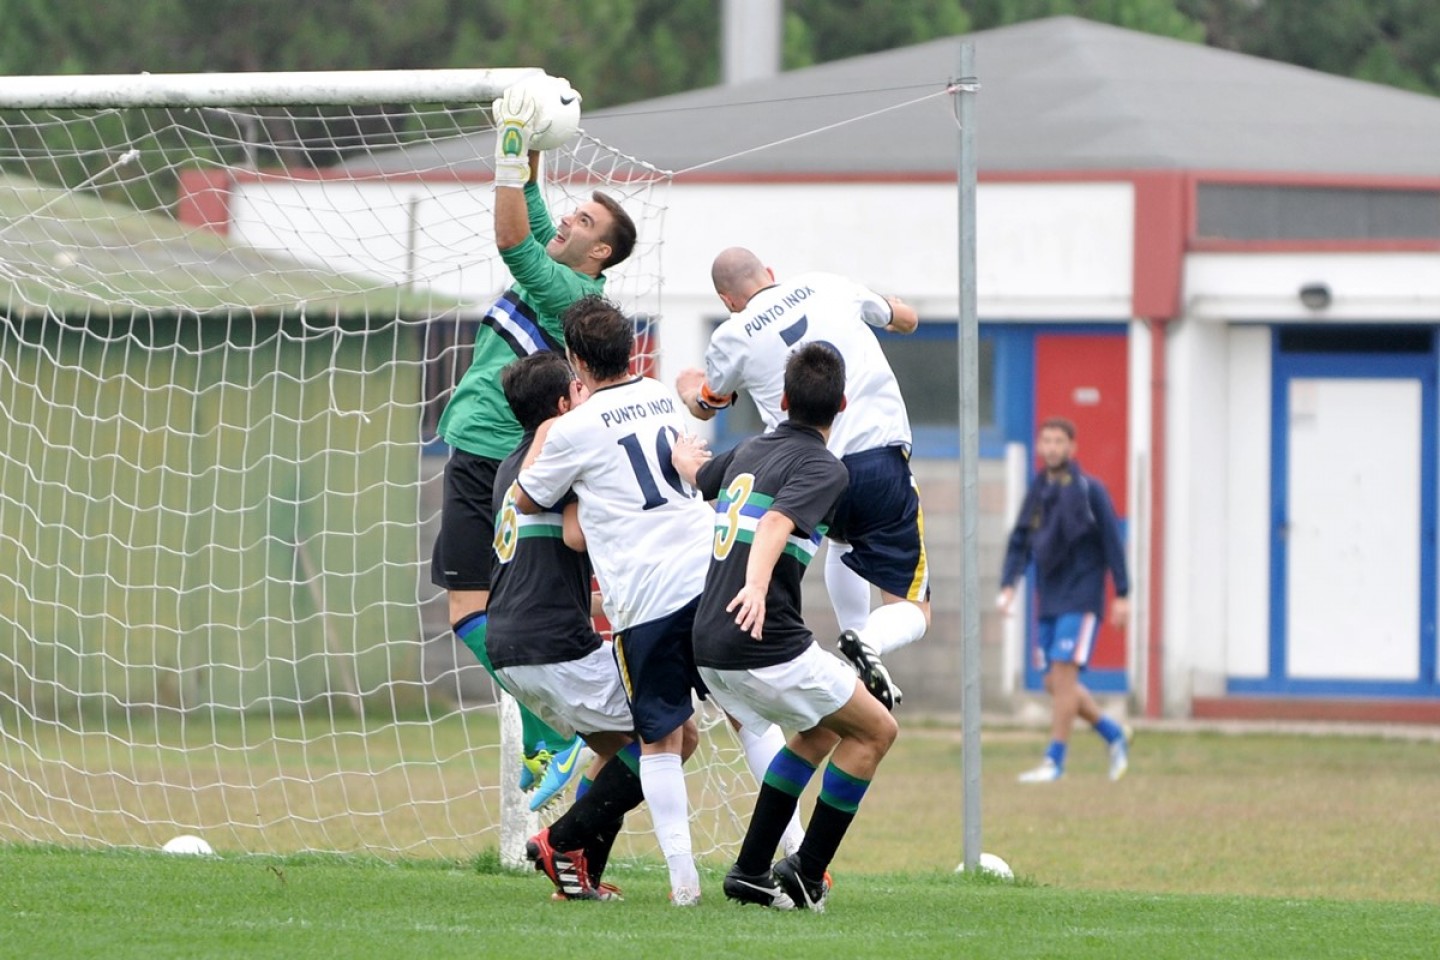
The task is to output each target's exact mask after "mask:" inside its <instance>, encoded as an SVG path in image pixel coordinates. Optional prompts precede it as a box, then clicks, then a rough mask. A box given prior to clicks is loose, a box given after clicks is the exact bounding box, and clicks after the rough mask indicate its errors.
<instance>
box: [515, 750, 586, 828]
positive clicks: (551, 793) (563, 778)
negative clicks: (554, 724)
mask: <svg viewBox="0 0 1440 960" xmlns="http://www.w3.org/2000/svg"><path fill="white" fill-rule="evenodd" d="M582 753H584V754H586V755H587V756H588V755H590V751H589V750H588V748H586V746H585V741H584V740H581V739H580V738H579V737H576V738H575V739H574V740H572V741H570V745H569V746H568V747H566V748H565V749H564V750H561V751H560V752H559V753H556V754H554V755H553V756H551V758H550V763H549V764H548V765H547V766H546V767H545V775H544V776H543V777H541V778H540V785H539V786H538V787H536V788H535V792H534V793H532V794H531V795H530V809H531V810H541V809H544V807H545V806H546V804H548V803H549V802H550V801H551V800H554V799H555V798H556V797H557V796H559V795H560V791H562V790H564V789H565V786H566V784H568V783H569V782H570V781H571V779H573V778H574V776H575V774H577V773H579V772H580V770H581V768H582V767H584V766H585V765H586V764H587V763H589V762H590V761H589V760H588V759H585V758H582V757H581V756H580V755H581V754H582Z"/></svg>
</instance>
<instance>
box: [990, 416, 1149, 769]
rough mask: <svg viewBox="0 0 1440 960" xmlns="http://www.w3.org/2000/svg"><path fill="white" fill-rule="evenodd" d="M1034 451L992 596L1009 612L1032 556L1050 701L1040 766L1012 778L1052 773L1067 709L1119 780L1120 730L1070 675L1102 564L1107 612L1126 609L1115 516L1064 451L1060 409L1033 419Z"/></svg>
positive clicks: (1062, 744)
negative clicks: (1108, 584) (1096, 741)
mask: <svg viewBox="0 0 1440 960" xmlns="http://www.w3.org/2000/svg"><path fill="white" fill-rule="evenodd" d="M1035 449H1036V452H1037V453H1039V455H1040V459H1041V460H1042V461H1044V463H1045V468H1044V469H1043V470H1041V471H1040V472H1039V473H1038V474H1036V475H1035V479H1034V480H1032V481H1031V483H1030V489H1029V490H1028V491H1027V492H1026V494H1025V502H1024V504H1023V505H1022V506H1021V507H1020V516H1019V518H1018V519H1017V520H1016V521H1015V529H1014V530H1012V531H1011V533H1010V542H1009V545H1008V547H1007V549H1006V551H1005V569H1004V571H1003V572H1002V573H1001V575H1000V597H999V599H998V601H997V602H998V605H999V607H1000V610H1001V611H1002V612H1003V613H1006V614H1008V613H1010V611H1011V608H1012V606H1013V604H1014V602H1015V583H1016V582H1017V581H1018V580H1019V579H1020V578H1021V577H1023V576H1024V575H1025V569H1026V567H1028V566H1029V564H1030V561H1031V560H1032V559H1033V560H1034V561H1035V574H1036V584H1035V591H1036V593H1037V594H1038V595H1039V602H1040V617H1039V624H1038V627H1039V629H1038V637H1037V640H1038V643H1037V648H1038V651H1037V652H1038V654H1039V656H1040V657H1041V658H1042V664H1041V666H1043V667H1044V669H1045V689H1046V691H1048V692H1049V694H1050V697H1051V701H1052V707H1051V722H1050V746H1049V748H1048V749H1047V750H1046V751H1045V759H1044V761H1042V762H1041V764H1040V766H1038V767H1036V768H1035V769H1033V770H1029V771H1027V772H1025V773H1023V774H1021V775H1020V782H1021V783H1046V782H1049V781H1052V780H1059V779H1060V777H1061V776H1062V775H1063V774H1064V772H1065V749H1066V745H1067V744H1068V742H1069V740H1070V728H1071V727H1072V726H1073V725H1074V723H1075V718H1076V716H1079V717H1082V718H1084V720H1085V721H1086V722H1087V723H1089V724H1090V725H1091V726H1093V727H1094V728H1095V732H1096V733H1098V734H1100V736H1101V737H1103V738H1104V739H1105V742H1106V743H1107V744H1108V745H1109V752H1110V779H1111V780H1119V779H1120V778H1121V777H1123V776H1124V775H1125V771H1126V769H1127V768H1128V767H1129V763H1130V758H1129V754H1130V737H1129V735H1128V734H1127V732H1126V731H1125V730H1124V729H1123V728H1121V727H1120V725H1119V724H1117V723H1116V722H1115V721H1114V720H1111V719H1110V718H1109V717H1107V716H1105V715H1104V714H1102V713H1101V712H1100V708H1099V707H1098V706H1097V705H1096V703H1095V698H1094V697H1093V696H1091V695H1090V691H1089V690H1088V689H1086V687H1085V685H1084V684H1082V683H1081V682H1080V671H1081V670H1083V669H1085V665H1086V663H1087V662H1088V661H1089V659H1090V652H1091V649H1092V648H1093V646H1094V644H1095V635H1096V633H1097V632H1098V630H1099V626H1100V617H1101V615H1102V614H1103V613H1104V610H1105V572H1106V571H1107V570H1108V571H1109V572H1110V576H1111V577H1112V578H1114V581H1115V604H1114V607H1113V608H1112V610H1111V611H1110V617H1111V620H1112V622H1114V623H1115V624H1116V625H1117V626H1123V625H1124V624H1125V622H1126V621H1127V620H1128V619H1129V616H1130V601H1129V600H1128V599H1127V595H1128V594H1129V592H1130V578H1129V576H1128V575H1127V574H1126V570H1125V545H1124V543H1123V542H1122V541H1121V538H1120V524H1119V521H1118V520H1116V517H1115V507H1114V505H1113V504H1112V503H1111V502H1110V494H1109V493H1107V492H1106V490H1105V487H1104V486H1103V485H1102V484H1101V483H1100V481H1099V480H1096V479H1095V478H1094V477H1090V476H1087V475H1085V474H1084V473H1082V472H1081V470H1080V465H1079V464H1077V463H1076V462H1075V461H1074V460H1073V459H1072V454H1073V453H1074V451H1075V424H1073V423H1071V422H1070V421H1069V420H1066V419H1064V418H1061V417H1052V418H1050V419H1048V420H1046V421H1045V422H1043V423H1041V424H1040V432H1039V434H1038V435H1037V436H1036V440H1035Z"/></svg>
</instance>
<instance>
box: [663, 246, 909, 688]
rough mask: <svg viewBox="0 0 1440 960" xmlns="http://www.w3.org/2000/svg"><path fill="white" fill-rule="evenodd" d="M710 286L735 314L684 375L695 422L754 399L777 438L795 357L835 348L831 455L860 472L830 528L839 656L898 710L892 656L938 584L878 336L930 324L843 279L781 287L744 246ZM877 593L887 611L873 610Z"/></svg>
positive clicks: (722, 264)
mask: <svg viewBox="0 0 1440 960" xmlns="http://www.w3.org/2000/svg"><path fill="white" fill-rule="evenodd" d="M711 279H712V280H713V281H714V284H715V292H716V293H717V294H718V295H719V297H720V300H721V301H722V302H723V303H724V304H725V307H726V309H728V310H729V311H730V312H731V316H730V318H729V319H728V320H726V321H725V322H724V323H722V324H721V325H720V326H719V327H718V328H717V329H716V331H715V333H714V334H713V335H712V336H711V338H710V345H709V348H708V349H707V350H706V352H705V369H704V370H700V369H695V368H692V369H688V370H685V371H682V372H681V374H680V376H679V378H678V379H677V381H676V388H677V390H678V391H679V393H680V396H681V398H682V399H683V400H684V401H685V405H686V407H687V408H688V409H689V410H690V412H691V414H693V415H694V416H696V417H699V418H700V419H702V420H708V419H710V418H711V417H713V416H715V413H716V411H717V410H720V409H722V408H724V407H726V406H729V405H730V404H731V403H733V402H734V400H735V398H736V396H737V394H738V392H739V391H742V390H743V391H744V392H745V393H748V394H749V395H750V398H751V399H752V400H753V401H754V402H755V406H756V408H757V409H758V410H759V412H760V417H761V419H762V420H764V422H765V426H766V428H767V429H770V430H773V429H774V428H775V426H776V424H778V423H780V422H781V421H782V420H784V419H786V415H785V412H784V411H783V410H782V409H781V406H780V397H781V395H782V393H783V392H784V376H785V362H786V359H787V358H788V357H789V355H790V353H791V351H792V350H793V349H794V348H795V347H797V346H799V345H800V344H804V343H814V342H817V341H820V342H825V343H828V344H830V345H831V346H833V347H834V348H835V349H836V350H837V351H838V352H839V353H840V355H841V357H843V358H844V360H845V370H846V375H845V376H846V379H845V401H846V406H845V409H844V410H843V411H842V412H841V413H840V415H839V416H838V417H836V419H835V424H834V427H833V429H832V431H831V434H830V439H829V442H828V444H827V446H828V447H829V449H830V452H831V453H833V454H835V455H836V456H837V457H839V458H840V459H841V460H842V461H843V462H844V463H845V466H846V468H847V469H848V470H849V473H850V487H849V490H848V491H847V493H846V495H845V497H844V498H843V499H842V500H841V503H840V505H839V507H838V508H837V511H836V516H835V523H834V525H833V526H832V528H831V534H830V535H831V538H832V542H831V546H830V550H829V552H828V555H827V557H826V563H825V586H826V589H827V590H828V592H829V594H830V602H831V604H832V605H833V606H834V608H835V616H836V619H837V620H838V621H839V624H840V628H841V631H842V633H841V636H840V651H841V652H842V653H843V654H845V656H846V657H848V658H849V659H850V661H851V662H852V663H853V664H854V665H855V669H856V671H857V672H858V673H859V674H860V676H861V678H862V679H863V680H864V681H865V686H866V688H867V689H869V690H870V692H871V693H873V694H874V695H875V696H876V698H877V699H879V700H880V702H882V703H884V704H885V705H886V706H887V707H890V708H892V709H893V707H894V705H895V704H896V703H898V702H899V701H900V697H901V694H900V690H899V688H898V687H896V686H895V684H894V683H893V682H892V681H891V679H890V674H889V671H887V670H886V669H885V666H884V664H883V662H882V661H881V656H882V655H884V654H885V653H888V652H890V651H892V650H895V649H898V648H899V647H903V646H905V645H906V644H909V643H913V642H914V641H916V640H918V639H920V638H921V637H922V636H924V635H925V631H926V630H927V629H928V628H929V624H930V585H929V568H928V565H927V562H926V555H925V540H924V532H925V528H924V517H923V514H922V513H921V510H920V496H919V490H918V488H917V487H916V484H915V479H914V476H913V475H912V474H911V472H910V462H909V460H910V420H909V416H908V415H907V413H906V411H905V401H904V400H903V398H902V397H901V395H900V386H899V384H898V383H897V382H896V379H895V374H894V372H893V371H892V370H891V369H890V363H889V361H888V360H886V359H885V354H884V352H883V351H882V350H881V349H880V344H879V342H878V341H877V340H876V338H875V333H874V331H875V330H877V329H883V330H889V331H892V332H897V333H912V332H914V330H915V329H916V327H917V326H918V325H919V322H920V321H919V317H918V316H917V314H916V313H915V310H914V309H913V308H912V307H910V306H909V305H908V304H906V303H905V302H904V301H902V300H900V299H898V298H896V297H882V296H880V295H879V294H877V293H875V292H873V291H871V290H870V289H868V288H866V287H864V286H862V285H860V284H858V283H855V282H854V281H851V280H848V279H846V278H845V277H841V276H837V275H835V274H829V273H802V274H799V275H797V276H795V277H793V278H791V279H789V280H785V281H777V280H776V279H775V274H774V272H773V271H771V270H770V268H768V267H766V266H765V265H764V264H763V263H762V262H761V261H760V259H759V258H758V257H757V256H756V255H755V254H754V253H752V252H751V251H749V250H747V249H745V248H743V247H730V248H728V249H726V250H724V251H722V252H721V253H720V254H719V256H717V257H716V258H715V263H714V265H713V266H712V267H711ZM867 581H868V582H867ZM871 583H873V584H875V585H876V586H877V587H879V588H880V594H881V598H882V600H883V601H884V602H883V603H882V605H881V606H880V607H879V608H877V609H875V610H873V611H872V610H871V609H870V587H869V584H871Z"/></svg>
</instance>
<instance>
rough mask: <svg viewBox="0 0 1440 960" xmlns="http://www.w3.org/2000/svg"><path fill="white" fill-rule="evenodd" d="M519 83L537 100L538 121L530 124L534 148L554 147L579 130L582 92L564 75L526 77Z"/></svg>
mask: <svg viewBox="0 0 1440 960" xmlns="http://www.w3.org/2000/svg"><path fill="white" fill-rule="evenodd" d="M516 85H517V86H521V87H524V88H525V89H526V90H528V91H530V96H531V97H532V98H533V99H534V100H535V120H534V121H533V122H532V123H531V125H530V149H531V150H555V149H558V148H560V147H563V146H565V145H566V144H567V143H569V142H570V141H571V140H574V139H575V135H576V134H577V133H579V132H580V92H579V91H578V90H576V89H575V88H574V87H572V86H570V81H569V80H566V79H565V78H564V77H552V76H548V75H540V76H535V77H526V78H525V79H524V80H521V81H520V82H519V83H518V84H516Z"/></svg>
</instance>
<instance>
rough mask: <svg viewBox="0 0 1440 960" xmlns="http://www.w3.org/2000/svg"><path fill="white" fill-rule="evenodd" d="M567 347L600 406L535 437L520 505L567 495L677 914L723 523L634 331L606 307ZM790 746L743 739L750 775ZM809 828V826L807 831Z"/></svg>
mask: <svg viewBox="0 0 1440 960" xmlns="http://www.w3.org/2000/svg"><path fill="white" fill-rule="evenodd" d="M563 322H564V326H565V342H566V345H567V351H568V353H569V354H570V359H571V362H572V364H573V365H574V367H575V370H576V373H577V375H578V376H579V378H580V381H581V382H582V383H583V384H584V385H585V386H586V388H588V390H589V391H590V399H589V400H588V401H586V402H585V403H584V404H581V405H580V406H578V407H576V408H574V409H573V410H571V411H570V412H569V413H567V414H565V415H564V416H562V417H559V418H557V419H554V420H550V421H547V423H546V424H544V425H542V427H541V429H540V430H539V431H537V433H536V437H535V442H534V443H533V444H532V445H531V453H530V457H529V458H528V459H527V462H526V464H525V465H524V466H523V467H522V469H521V472H520V476H519V479H518V484H519V488H520V490H519V493H518V494H517V496H516V502H517V506H518V507H519V509H520V510H521V511H522V512H525V513H534V512H538V511H539V510H541V509H544V508H548V507H552V506H554V505H555V504H556V503H557V502H559V501H560V500H561V499H562V498H563V497H564V496H565V494H566V492H567V491H569V490H574V492H575V495H576V497H577V499H578V500H579V516H580V526H581V528H582V529H583V530H584V531H585V537H586V540H587V543H588V545H589V551H590V558H591V562H592V563H593V564H594V566H595V573H596V576H597V577H598V578H599V580H600V591H601V594H602V595H603V597H604V599H605V609H606V614H607V616H608V617H609V618H610V623H611V625H612V627H613V628H614V638H615V642H614V645H613V646H614V650H615V658H616V660H617V662H618V663H619V666H620V673H621V677H622V680H623V681H624V684H625V692H626V695H627V696H628V697H629V699H630V709H631V713H632V714H633V715H634V719H635V730H636V733H637V734H638V735H639V737H640V742H641V750H640V752H641V758H640V782H641V786H642V787H643V789H644V793H645V801H646V803H647V804H648V805H649V808H650V816H651V820H652V821H653V823H654V825H655V833H656V837H657V838H658V839H659V841H660V849H661V850H662V851H663V852H664V854H665V858H666V861H667V863H668V864H669V866H670V881H671V897H672V900H673V902H675V903H676V904H677V905H688V904H691V903H694V902H695V901H696V900H698V898H699V889H700V887H699V875H698V874H697V872H696V870H695V862H694V858H693V856H692V853H691V845H690V828H689V822H688V819H687V807H688V803H687V799H686V794H685V780H684V774H683V772H682V770H681V766H680V765H681V758H682V756H689V755H690V753H691V752H692V751H693V750H694V748H695V744H696V742H697V740H698V733H697V731H696V727H695V721H694V717H693V714H694V703H693V700H692V696H691V691H692V690H694V691H696V692H698V693H700V695H701V696H705V694H706V690H705V685H704V683H702V682H701V680H700V677H699V674H698V673H697V672H696V669H695V660H694V651H693V649H692V647H691V643H690V635H691V629H692V624H693V623H694V619H695V610H696V608H697V606H698V605H699V599H700V593H701V591H702V589H703V588H704V586H705V574H706V570H707V569H708V566H709V557H710V539H711V537H712V536H713V534H714V513H713V511H712V510H711V509H710V507H709V506H708V505H707V504H706V503H705V502H704V501H703V500H701V499H700V497H699V495H698V494H697V492H696V491H695V490H694V488H693V487H691V486H690V485H689V484H687V483H685V482H684V481H682V480H681V479H680V475H679V474H678V473H677V472H676V470H675V467H674V466H673V465H672V464H671V462H670V451H671V445H672V443H673V442H674V440H675V438H676V437H678V436H679V435H680V433H681V431H682V430H683V429H684V428H685V426H686V423H687V418H686V415H685V408H684V405H683V404H682V403H681V401H680V398H679V397H678V396H677V395H676V394H675V391H674V390H672V389H671V388H670V387H668V386H666V385H665V384H662V383H661V382H659V381H658V380H653V379H650V378H648V377H640V376H633V375H631V374H630V372H629V362H630V351H631V349H632V347H633V344H634V333H633V327H632V325H631V322H630V320H629V319H628V318H626V317H625V315H624V314H623V313H621V312H620V311H619V310H618V309H617V308H616V307H615V306H614V305H613V304H611V303H610V302H609V301H607V300H605V299H604V298H601V297H587V298H585V299H583V300H581V301H579V302H577V303H576V304H575V305H574V306H572V307H571V308H570V309H569V310H567V311H566V312H565V314H564V317H563ZM783 745H784V737H783V735H782V734H781V733H780V731H779V730H772V731H770V732H769V735H768V736H767V735H759V736H752V737H750V738H749V740H747V741H746V743H745V746H746V758H747V760H748V761H750V764H751V768H752V770H753V769H755V768H757V767H758V768H759V769H760V770H762V771H763V770H764V769H765V768H766V767H768V766H769V764H770V761H771V760H772V759H773V757H774V756H775V754H776V753H777V752H778V751H779V749H780V747H781V746H783ZM797 826H798V825H797Z"/></svg>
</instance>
